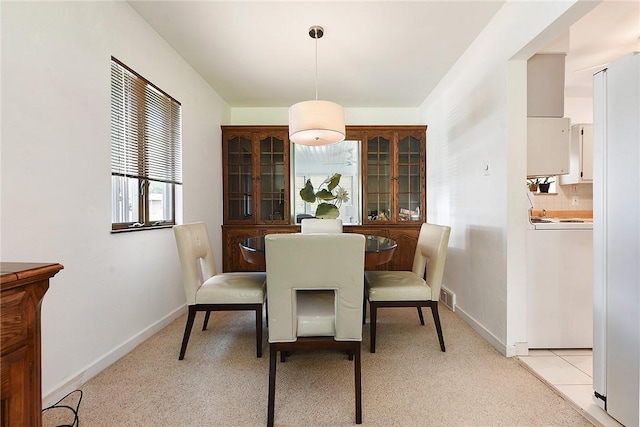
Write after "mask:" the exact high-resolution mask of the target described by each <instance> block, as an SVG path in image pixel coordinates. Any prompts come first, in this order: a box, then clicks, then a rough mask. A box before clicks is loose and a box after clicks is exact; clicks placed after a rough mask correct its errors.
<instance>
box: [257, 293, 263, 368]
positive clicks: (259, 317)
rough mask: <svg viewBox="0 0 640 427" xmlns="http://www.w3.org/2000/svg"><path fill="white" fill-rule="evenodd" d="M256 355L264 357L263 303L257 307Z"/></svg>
mask: <svg viewBox="0 0 640 427" xmlns="http://www.w3.org/2000/svg"><path fill="white" fill-rule="evenodd" d="M256 356H257V357H262V304H261V305H259V306H258V307H256Z"/></svg>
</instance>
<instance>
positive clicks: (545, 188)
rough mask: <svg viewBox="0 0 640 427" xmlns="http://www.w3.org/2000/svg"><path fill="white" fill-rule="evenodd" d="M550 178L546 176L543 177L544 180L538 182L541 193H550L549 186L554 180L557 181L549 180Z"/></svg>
mask: <svg viewBox="0 0 640 427" xmlns="http://www.w3.org/2000/svg"><path fill="white" fill-rule="evenodd" d="M549 178H550V177H548V176H545V177H544V178H543V179H542V181H540V182H539V183H538V187H539V188H540V192H541V193H548V192H549V186H550V185H551V183H552V182H555V181H549Z"/></svg>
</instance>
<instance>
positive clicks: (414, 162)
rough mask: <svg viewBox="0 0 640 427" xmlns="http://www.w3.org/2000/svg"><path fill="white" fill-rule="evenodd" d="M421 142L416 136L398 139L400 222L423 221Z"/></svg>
mask: <svg viewBox="0 0 640 427" xmlns="http://www.w3.org/2000/svg"><path fill="white" fill-rule="evenodd" d="M421 145H422V144H421V140H420V139H419V138H416V137H414V136H405V137H401V138H399V139H398V153H397V156H398V174H397V181H398V220H400V221H421V220H422V216H421V214H420V209H421V203H420V199H421V197H420V196H421V194H422V185H421V180H422V176H421V167H420V159H421V148H422V147H421Z"/></svg>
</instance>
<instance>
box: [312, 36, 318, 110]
mask: <svg viewBox="0 0 640 427" xmlns="http://www.w3.org/2000/svg"><path fill="white" fill-rule="evenodd" d="M313 38H314V39H316V101H317V100H318V30H317V29H315V30H314V37H313Z"/></svg>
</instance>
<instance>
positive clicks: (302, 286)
mask: <svg viewBox="0 0 640 427" xmlns="http://www.w3.org/2000/svg"><path fill="white" fill-rule="evenodd" d="M265 245H266V248H265V250H266V254H265V256H266V262H267V303H268V313H269V342H293V341H296V339H297V314H296V301H297V298H296V292H297V291H298V290H300V291H302V290H333V291H334V292H335V294H334V303H335V339H336V340H338V341H361V340H362V297H363V292H364V247H365V237H364V236H363V235H361V234H355V233H354V234H351V233H344V234H269V235H267V236H266V237H265Z"/></svg>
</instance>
